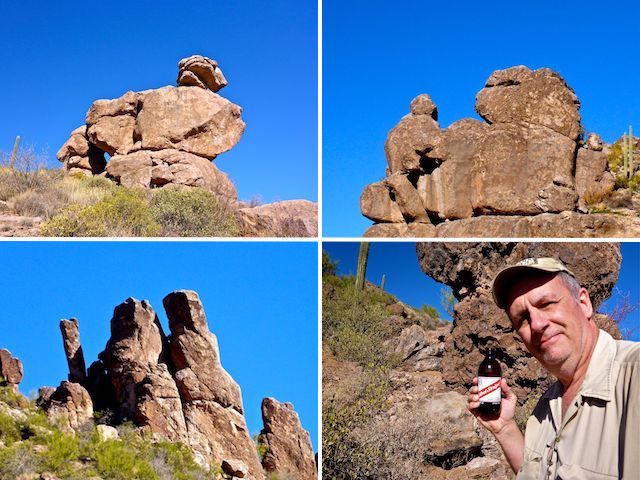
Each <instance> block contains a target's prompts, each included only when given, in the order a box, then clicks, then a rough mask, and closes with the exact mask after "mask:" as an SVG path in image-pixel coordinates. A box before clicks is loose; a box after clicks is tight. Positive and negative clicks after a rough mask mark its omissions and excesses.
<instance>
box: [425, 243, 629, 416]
mask: <svg viewBox="0 0 640 480" xmlns="http://www.w3.org/2000/svg"><path fill="white" fill-rule="evenodd" d="M416 250H417V255H418V262H419V264H420V268H421V269H422V271H423V272H424V273H426V274H427V275H429V276H430V277H432V278H434V279H435V280H436V281H438V282H441V283H444V284H446V285H449V286H450V287H451V288H452V289H453V294H454V295H455V297H456V299H457V300H458V302H457V303H456V305H455V309H454V318H453V326H452V328H451V333H450V334H449V335H447V336H446V338H445V343H444V354H443V361H442V375H443V380H444V382H445V383H446V385H447V386H448V387H450V388H454V389H455V390H457V391H458V392H460V393H466V392H467V391H468V389H469V388H470V386H471V381H472V379H473V377H474V376H475V375H476V374H477V369H478V365H480V362H481V361H482V359H483V358H484V353H483V352H485V349H486V348H487V347H491V346H492V347H494V348H496V349H497V351H498V359H499V360H500V362H501V363H502V365H503V367H504V368H505V370H504V371H503V375H504V377H505V378H507V379H508V381H509V384H510V386H512V388H513V390H514V392H515V394H516V395H517V396H518V400H519V402H520V404H524V403H525V402H526V401H527V399H528V398H530V397H532V396H535V395H532V394H533V393H536V392H538V393H539V390H540V389H541V388H543V387H544V386H545V385H547V384H549V383H550V381H551V380H552V379H550V378H548V374H547V373H546V372H545V370H544V369H543V368H542V367H541V366H540V364H539V363H538V361H537V360H536V359H535V358H533V357H532V356H531V355H530V354H529V352H528V351H527V350H526V348H525V347H524V345H523V343H522V341H521V340H520V338H519V337H518V335H517V334H516V333H514V332H513V329H512V327H511V322H510V320H509V318H508V317H507V315H506V313H505V312H504V311H502V310H500V309H499V308H498V307H497V306H496V305H495V304H494V303H493V299H492V296H491V282H492V280H493V278H494V276H495V275H496V274H497V273H498V272H499V271H500V270H501V269H502V268H503V267H505V266H506V265H512V264H515V263H516V262H518V261H520V260H522V259H524V258H529V257H547V256H551V257H556V258H559V259H560V260H561V261H562V262H563V263H564V264H565V265H567V267H568V268H569V269H570V270H571V271H572V272H574V273H575V275H576V276H577V280H578V282H579V283H580V284H581V285H582V286H583V287H585V288H586V289H587V291H588V292H589V295H590V297H591V301H592V302H593V306H594V309H597V308H598V307H599V306H600V305H601V304H602V302H604V301H605V300H606V299H607V298H608V297H609V296H610V295H611V291H612V289H613V287H614V285H615V283H616V281H617V280H618V272H619V271H620V262H621V258H622V257H621V255H620V246H619V245H618V244H612V243H556V242H548V243H547V242H545V243H466V242H464V243H419V244H418V245H417V248H416ZM595 321H596V323H597V324H598V325H599V326H600V327H601V328H604V329H606V330H607V331H609V333H611V334H612V335H613V336H614V337H616V338H620V331H619V330H618V329H617V326H616V325H615V323H614V322H612V321H611V320H610V319H609V317H607V316H605V315H601V314H597V315H596V318H595Z"/></svg>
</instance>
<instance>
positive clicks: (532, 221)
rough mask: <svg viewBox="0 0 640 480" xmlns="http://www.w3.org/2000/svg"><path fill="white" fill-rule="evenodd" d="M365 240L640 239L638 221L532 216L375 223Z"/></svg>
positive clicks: (613, 217)
mask: <svg viewBox="0 0 640 480" xmlns="http://www.w3.org/2000/svg"><path fill="white" fill-rule="evenodd" d="M364 236H365V237H411V238H433V237H438V238H459V237H476V238H530V237H549V238H553V237H562V238H598V237H607V238H627V237H640V217H633V216H622V215H610V214H601V213H591V214H588V215H584V214H580V213H578V212H562V213H559V214H551V213H542V214H540V215H535V216H505V215H503V216H499V215H485V216H481V217H472V218H465V219H461V220H452V221H446V222H444V223H440V224H438V225H437V226H434V225H424V224H420V223H409V224H406V223H378V224H376V225H373V226H372V227H370V228H369V229H368V230H367V231H366V232H365V234H364Z"/></svg>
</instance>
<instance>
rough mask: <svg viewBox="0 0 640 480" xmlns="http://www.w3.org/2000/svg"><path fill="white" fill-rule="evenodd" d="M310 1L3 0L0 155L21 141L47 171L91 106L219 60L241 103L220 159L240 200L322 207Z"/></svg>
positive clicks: (232, 96)
mask: <svg viewBox="0 0 640 480" xmlns="http://www.w3.org/2000/svg"><path fill="white" fill-rule="evenodd" d="M317 13H318V9H317V4H316V1H315V0H273V1H270V2H262V1H259V0H248V1H242V2H233V1H228V0H227V1H224V0H221V1H215V2H214V1H203V2H176V1H167V0H154V1H149V0H133V1H124V0H112V1H108V2H98V1H95V0H85V1H78V0H70V1H64V2H45V1H42V0H40V1H34V0H24V1H21V2H3V3H2V11H1V12H0V18H2V28H0V65H2V71H3V75H2V88H0V112H2V113H1V114H0V150H4V151H5V152H6V151H10V150H11V148H13V142H14V139H15V136H16V135H21V137H22V142H23V143H25V144H27V143H28V144H32V145H34V146H35V147H36V149H37V150H38V151H40V150H42V149H45V148H46V147H48V152H49V156H50V158H51V165H54V166H56V167H57V166H60V163H59V162H58V161H57V160H56V159H55V153H56V152H57V150H58V149H59V148H60V146H62V144H63V143H64V142H65V141H66V139H67V138H68V136H69V133H70V132H71V131H72V130H73V129H74V128H76V127H78V126H80V125H81V124H82V123H83V122H84V118H85V114H86V112H87V110H88V109H89V107H90V106H91V103H92V102H93V101H94V100H97V99H100V98H116V97H119V96H121V95H123V94H124V93H125V92H126V91H127V90H146V89H150V88H158V87H162V86H165V85H175V82H176V77H177V73H178V61H179V60H180V59H181V58H184V57H187V56H189V55H192V54H196V53H197V54H202V55H205V56H208V57H211V58H213V59H215V60H217V61H218V62H219V64H220V67H221V69H222V71H223V73H224V75H225V76H226V77H227V80H228V81H229V85H228V86H227V87H225V88H224V89H222V90H221V91H220V92H219V93H220V94H221V95H222V96H224V97H226V98H228V99H229V100H231V101H232V102H234V103H237V104H238V105H240V106H241V107H242V108H243V109H244V112H243V118H244V121H245V122H246V124H247V128H246V130H245V133H244V135H243V137H242V139H241V140H240V143H238V145H237V146H236V147H235V148H234V149H233V150H231V151H229V152H227V153H225V154H222V155H220V156H219V157H218V158H217V159H216V164H217V165H218V166H219V167H220V169H222V170H223V171H224V172H226V173H228V174H229V176H230V177H231V179H232V180H233V181H234V183H235V184H236V186H237V188H238V193H239V196H240V198H241V199H251V198H252V197H254V196H255V195H261V196H262V199H263V201H265V202H267V201H269V202H270V201H275V200H285V199H293V198H306V199H309V200H314V201H315V200H317V183H318V174H317V172H318V169H317V163H318V160H317V143H318V141H317V133H318V122H317V116H318V115H317V103H318V101H317V91H318V88H317V83H318V80H317V78H318V68H317V63H318V61H317V57H318V56H317V48H318V47H317V46H318V40H317V36H318V29H317Z"/></svg>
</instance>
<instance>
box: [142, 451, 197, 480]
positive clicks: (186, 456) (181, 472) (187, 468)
mask: <svg viewBox="0 0 640 480" xmlns="http://www.w3.org/2000/svg"><path fill="white" fill-rule="evenodd" d="M151 465H152V466H153V469H154V471H155V472H156V473H158V475H159V477H160V479H161V480H165V479H166V480H200V479H204V478H206V472H205V471H204V470H203V469H202V468H201V467H200V466H199V465H198V464H197V463H196V462H195V460H194V459H193V455H192V454H191V451H190V450H189V449H188V448H187V447H186V446H185V445H183V444H181V443H171V442H158V443H156V444H154V445H153V453H152V459H151Z"/></svg>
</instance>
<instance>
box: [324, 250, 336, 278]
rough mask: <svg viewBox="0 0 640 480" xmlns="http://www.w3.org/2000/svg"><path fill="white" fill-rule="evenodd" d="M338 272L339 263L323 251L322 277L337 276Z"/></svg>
mask: <svg viewBox="0 0 640 480" xmlns="http://www.w3.org/2000/svg"><path fill="white" fill-rule="evenodd" d="M337 271H338V262H337V261H335V262H334V261H333V260H332V259H331V257H330V256H329V254H328V253H327V252H326V251H325V250H322V277H323V278H324V277H327V276H329V275H335V274H336V272H337Z"/></svg>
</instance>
